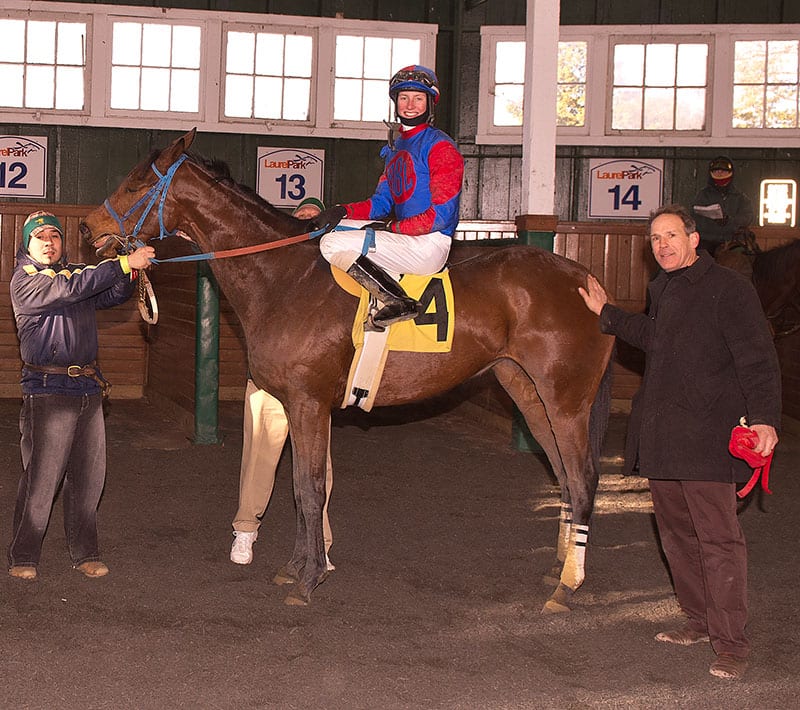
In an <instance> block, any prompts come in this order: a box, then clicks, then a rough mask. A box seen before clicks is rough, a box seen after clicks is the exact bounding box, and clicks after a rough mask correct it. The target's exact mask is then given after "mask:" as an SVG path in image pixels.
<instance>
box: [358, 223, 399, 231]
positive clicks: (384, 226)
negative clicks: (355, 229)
mask: <svg viewBox="0 0 800 710" xmlns="http://www.w3.org/2000/svg"><path fill="white" fill-rule="evenodd" d="M359 229H374V230H375V231H376V232H391V231H392V230H391V229H389V223H388V222H370V223H369V224H365V225H364V226H363V227H359Z"/></svg>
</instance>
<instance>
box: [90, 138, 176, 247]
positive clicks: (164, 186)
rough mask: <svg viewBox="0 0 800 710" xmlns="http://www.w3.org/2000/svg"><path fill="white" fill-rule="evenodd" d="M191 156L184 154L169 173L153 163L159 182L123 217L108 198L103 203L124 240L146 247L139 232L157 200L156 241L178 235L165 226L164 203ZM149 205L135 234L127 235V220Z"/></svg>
mask: <svg viewBox="0 0 800 710" xmlns="http://www.w3.org/2000/svg"><path fill="white" fill-rule="evenodd" d="M188 157H189V156H188V155H186V153H183V154H182V155H181V156H180V157H179V158H178V159H177V160H176V161H175V162H174V163H173V164H172V165H170V166H169V168H168V169H167V172H166V173H164V174H162V173H161V171H159V169H158V168H157V167H156V164H155V163H151V164H150V167H151V168H152V169H153V172H154V173H155V174H156V175H157V176H158V181H157V182H156V183H155V185H153V186H152V187H151V188H150V189H149V190H148V191H147V192H146V193H145V194H144V195H142V196H141V197H140V198H139V199H138V200H137V201H136V203H135V204H133V205H132V206H131V207H130V208H129V209H128V211H127V212H125V214H124V215H122V217H120V216H119V215H118V214H117V211H116V210H115V209H114V208H113V207H112V205H111V203H110V202H109V201H108V198H106V200H105V201H104V202H103V207H105V208H106V211H107V212H108V214H109V215H111V216H112V217H113V218H114V220H116V222H117V224H118V225H119V236H120V237H121V238H122V239H126V240H128V242H132V243H133V244H134V245H135V246H136V247H141V246H144V242H143V241H142V240H141V239H139V238H138V235H139V232H140V231H141V229H142V225H143V224H144V221H145V220H146V219H147V216H148V215H149V214H150V210H152V209H153V205H155V203H156V200H158V228H159V235H158V237H156V239H164V238H165V237H171V236H173V235H175V234H176V233H177V231H178V230H177V229H176V230H169V229H167V228H166V227H165V226H164V201H165V200H166V199H167V191H168V190H169V186H170V184H171V183H172V178H173V177H174V176H175V171H176V170H177V169H178V168H179V167H180V166H181V165H182V164H183V161H184V160H186V158H188ZM145 203H147V205H146V206H145V207H144V210H143V211H142V215H141V217H139V221H138V222H136V226H135V227H134V228H133V232H132V233H131V234H126V233H125V220H127V219H128V218H129V217H131V216H133V215H134V214H136V212H138V211H139V209H140V208H142V205H144V204H145Z"/></svg>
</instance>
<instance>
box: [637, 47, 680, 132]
mask: <svg viewBox="0 0 800 710" xmlns="http://www.w3.org/2000/svg"><path fill="white" fill-rule="evenodd" d="M676 51H677V50H676V47H675V45H674V44H648V45H647V61H646V66H645V79H644V83H645V84H646V85H647V86H674V85H675V56H676ZM670 123H671V122H670Z"/></svg>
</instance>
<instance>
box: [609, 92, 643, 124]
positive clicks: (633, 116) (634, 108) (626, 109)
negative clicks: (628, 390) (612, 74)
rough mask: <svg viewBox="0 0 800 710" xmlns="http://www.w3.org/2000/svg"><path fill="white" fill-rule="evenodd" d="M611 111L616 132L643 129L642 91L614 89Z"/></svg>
mask: <svg viewBox="0 0 800 710" xmlns="http://www.w3.org/2000/svg"><path fill="white" fill-rule="evenodd" d="M611 110H612V121H611V127H612V128H613V129H614V130H618V131H625V130H632V131H638V130H639V129H641V127H642V90H641V89H614V93H613V97H612V109H611Z"/></svg>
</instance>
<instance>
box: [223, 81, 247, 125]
mask: <svg viewBox="0 0 800 710" xmlns="http://www.w3.org/2000/svg"><path fill="white" fill-rule="evenodd" d="M225 115H226V116H232V117H235V118H250V117H251V116H252V115H253V77H252V76H238V75H236V74H228V76H227V77H226V79H225Z"/></svg>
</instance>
